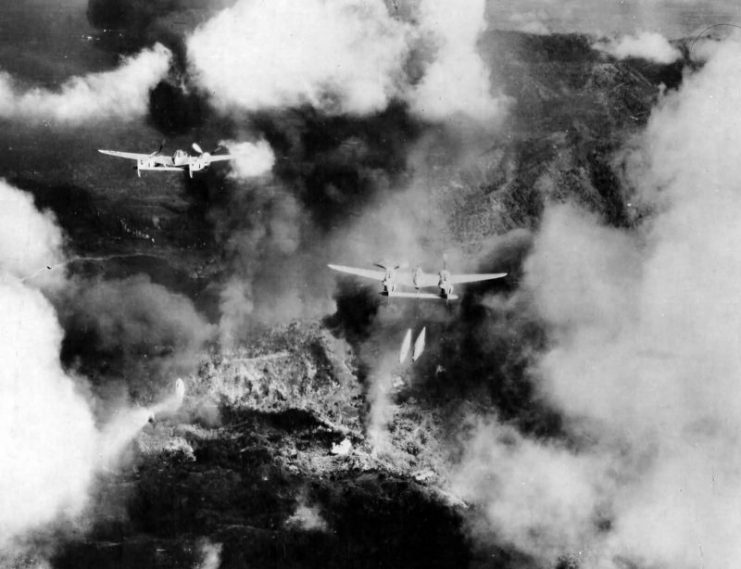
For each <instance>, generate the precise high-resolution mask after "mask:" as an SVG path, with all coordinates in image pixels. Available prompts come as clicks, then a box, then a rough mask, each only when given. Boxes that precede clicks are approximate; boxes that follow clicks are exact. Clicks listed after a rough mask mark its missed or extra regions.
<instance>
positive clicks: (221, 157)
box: [208, 154, 234, 162]
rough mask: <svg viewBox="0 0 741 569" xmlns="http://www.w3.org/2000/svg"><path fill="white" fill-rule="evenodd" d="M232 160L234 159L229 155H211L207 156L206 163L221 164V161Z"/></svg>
mask: <svg viewBox="0 0 741 569" xmlns="http://www.w3.org/2000/svg"><path fill="white" fill-rule="evenodd" d="M232 158H234V156H230V155H229V154H215V155H214V154H212V155H211V156H209V158H208V161H209V162H221V161H222V160H231V159H232Z"/></svg>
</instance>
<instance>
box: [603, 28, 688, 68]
mask: <svg viewBox="0 0 741 569" xmlns="http://www.w3.org/2000/svg"><path fill="white" fill-rule="evenodd" d="M594 47H595V48H596V49H600V50H602V51H606V52H607V53H609V54H611V55H613V56H615V57H617V58H618V59H626V58H629V57H634V58H640V59H645V60H648V61H653V62H655V63H663V64H669V63H674V62H675V61H677V60H678V59H680V58H681V57H682V52H680V51H679V49H678V48H676V47H675V46H673V45H672V44H670V43H669V40H667V39H666V38H665V37H664V36H662V35H661V34H658V33H656V32H642V33H640V34H636V35H628V36H622V37H620V38H618V39H612V40H606V41H601V42H597V43H596V44H595V45H594Z"/></svg>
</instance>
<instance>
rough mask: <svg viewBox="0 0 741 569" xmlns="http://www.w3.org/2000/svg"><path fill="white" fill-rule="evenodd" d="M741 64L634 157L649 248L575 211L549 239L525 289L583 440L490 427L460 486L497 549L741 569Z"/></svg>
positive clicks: (698, 87) (711, 83)
mask: <svg viewBox="0 0 741 569" xmlns="http://www.w3.org/2000/svg"><path fill="white" fill-rule="evenodd" d="M740 56H741V45H740V44H739V43H737V42H726V43H724V44H722V46H721V47H720V48H719V49H718V50H717V51H716V53H715V54H714V55H713V56H712V58H711V59H710V60H709V61H708V63H707V65H706V66H705V68H704V69H703V70H702V71H701V72H699V73H697V74H696V75H694V76H690V77H688V78H687V79H686V81H685V83H684V85H683V87H682V88H681V90H680V91H679V92H677V93H672V94H671V95H669V96H667V97H666V98H665V99H663V100H662V101H661V102H660V104H659V107H658V108H657V109H656V111H655V112H654V114H653V116H652V118H651V120H650V122H649V125H648V127H647V130H646V132H645V133H644V134H643V135H642V137H641V139H640V142H639V145H638V147H637V148H636V149H635V150H634V152H633V153H632V154H631V155H630V158H629V159H628V166H629V167H628V171H629V174H630V178H631V180H632V181H633V183H634V184H635V186H636V189H637V191H638V194H639V196H640V197H641V199H642V200H643V202H644V203H648V204H650V205H651V206H652V208H653V209H654V210H655V211H656V214H655V216H654V217H652V218H651V219H650V220H648V221H646V222H645V223H644V225H643V226H642V227H641V228H640V231H639V232H637V233H627V232H625V231H620V230H616V229H611V228H605V227H602V226H600V224H599V222H598V220H596V219H595V218H594V217H591V216H588V215H586V214H584V213H583V212H580V211H579V210H576V209H574V208H572V207H569V206H560V207H553V208H551V209H550V211H549V212H548V213H547V215H546V217H545V219H544V221H543V224H542V227H541V231H540V233H539V235H538V237H537V238H536V242H535V245H534V249H533V253H532V255H531V257H530V259H529V260H528V264H527V275H526V281H527V282H526V284H527V290H528V293H529V294H532V295H533V296H532V298H533V300H534V303H535V307H536V309H537V310H538V312H539V314H540V315H541V317H542V318H543V319H544V320H545V322H546V324H547V327H548V330H549V337H550V338H549V340H550V342H549V343H550V346H549V348H548V349H547V351H546V352H545V353H544V354H543V356H542V358H541V359H540V362H539V364H538V366H537V368H536V369H535V370H534V372H535V373H536V375H537V377H538V378H539V384H538V387H539V390H540V392H541V394H542V396H543V397H545V398H546V399H547V400H548V401H549V402H550V403H551V404H552V405H554V406H556V407H557V408H558V409H559V410H560V411H561V412H562V413H563V415H564V417H565V420H566V425H567V435H568V439H569V440H568V441H567V443H566V444H557V443H545V442H542V441H536V440H529V439H525V438H523V437H522V436H521V435H519V434H518V433H514V434H513V433H508V434H507V433H506V429H503V428H502V427H496V426H495V427H491V426H487V427H480V428H479V429H478V430H477V431H476V434H475V436H474V438H473V442H472V444H471V445H470V446H469V447H468V453H467V455H466V459H465V460H464V462H463V464H462V466H461V468H459V469H458V470H457V472H456V473H455V475H454V477H453V478H454V486H455V488H456V489H457V490H458V491H459V492H460V493H462V494H464V495H466V496H467V497H468V498H469V499H470V500H472V501H474V502H478V503H480V504H481V505H482V506H483V509H484V512H485V514H486V516H485V517H486V520H487V522H488V523H489V524H490V527H491V528H493V529H494V530H495V532H496V535H497V536H498V538H499V539H502V540H503V541H506V542H509V543H513V544H515V545H516V546H517V547H518V548H520V549H522V550H524V551H526V552H528V553H530V554H532V555H535V556H537V557H538V558H539V559H540V560H541V561H543V562H544V563H553V562H555V560H556V559H557V557H558V556H561V555H574V556H576V555H578V553H579V552H583V555H584V559H583V560H584V563H585V564H586V565H587V566H605V567H613V566H614V567H619V566H624V565H625V564H632V565H638V566H653V567H680V568H685V567H686V568H689V567H700V566H704V567H711V568H719V567H731V566H734V565H736V564H737V563H738V561H739V560H740V559H741V547H740V546H739V545H738V543H737V541H736V540H735V539H732V538H731V537H730V536H732V535H735V534H737V533H738V531H739V529H740V528H741V516H740V515H739V512H740V511H741V504H740V503H739V496H741V454H739V451H738V444H737V443H738V432H739V419H738V417H739V416H741V414H739V401H741V386H740V384H739V382H738V376H739V373H741V358H739V356H738V344H739V341H740V340H741V332H740V331H741V311H739V310H738V307H739V302H738V294H737V285H738V282H739V279H740V278H741V255H740V254H739V252H738V250H737V248H736V247H735V243H736V242H737V241H738V238H739V237H740V236H741V235H740V233H741V230H739V227H738V221H737V217H738V216H737V212H738V211H741V186H739V183H738V180H739V175H740V174H741V171H740V170H741V166H739V162H738V160H737V156H736V149H737V148H738V145H739V143H740V142H741V128H739V127H741V114H740V113H739V110H738V109H739V108H741V107H740V106H739V104H741V96H740V95H739V92H740V91H739V88H738V87H739V85H741V72H740V71H739V68H738V65H737V62H738V60H739V57H740ZM700 133H704V143H703V144H698V141H699V137H700ZM503 433H505V435H506V436H503ZM554 472H557V473H559V475H558V480H555V479H554V478H553V473H554ZM512 477H514V479H515V480H517V478H518V477H520V482H521V483H522V486H523V487H518V486H516V485H514V482H513V480H512ZM529 511H535V512H537V514H538V517H537V519H536V517H535V516H526V515H524V513H525V512H529ZM502 512H511V516H512V520H513V522H512V523H511V524H510V525H507V524H508V523H509V520H505V516H503V515H502Z"/></svg>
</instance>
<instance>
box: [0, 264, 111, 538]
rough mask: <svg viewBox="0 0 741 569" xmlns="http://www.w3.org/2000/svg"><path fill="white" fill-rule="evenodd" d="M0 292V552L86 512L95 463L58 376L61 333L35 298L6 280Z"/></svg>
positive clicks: (72, 394)
mask: <svg viewBox="0 0 741 569" xmlns="http://www.w3.org/2000/svg"><path fill="white" fill-rule="evenodd" d="M3 280H4V282H3V283H2V284H0V305H2V315H1V316H0V318H1V319H2V330H3V336H4V337H3V339H2V342H0V351H2V357H3V366H2V374H1V375H0V395H1V396H2V397H1V399H0V401H1V402H0V408H1V412H0V421H2V428H0V433H1V434H0V437H2V439H3V440H2V443H3V449H4V453H5V457H4V459H3V461H2V466H0V496H1V497H2V498H0V499H1V500H2V509H1V510H2V511H1V513H0V549H2V548H5V547H8V546H9V545H10V541H11V540H12V539H13V538H15V537H18V536H19V535H20V534H22V533H23V532H25V531H27V530H28V529H30V528H33V527H38V526H39V525H42V524H45V523H48V522H50V521H51V520H53V519H55V518H56V517H57V516H59V515H75V514H76V513H78V512H79V511H80V509H81V508H82V507H83V506H84V504H85V499H86V492H87V488H88V485H89V484H90V482H91V477H92V474H93V470H92V468H91V466H92V465H93V464H94V463H95V452H96V448H95V443H96V434H97V431H96V430H95V424H94V421H93V416H92V413H91V411H90V409H89V407H88V405H87V403H86V401H85V399H84V398H83V397H82V396H81V395H80V394H79V393H78V392H77V389H76V386H75V382H74V380H73V379H72V378H70V377H69V376H67V375H66V374H65V372H64V371H63V370H62V368H61V365H60V362H59V350H60V344H61V341H62V329H61V327H60V326H59V323H58V322H57V319H56V315H55V313H54V308H53V307H52V306H51V304H50V303H49V302H48V301H47V300H46V299H45V298H44V296H43V295H42V294H41V293H40V292H39V291H38V290H34V289H32V288H30V287H26V286H24V285H22V284H21V283H19V282H18V281H17V280H15V279H13V278H12V277H10V276H9V275H8V273H5V274H4V276H3Z"/></svg>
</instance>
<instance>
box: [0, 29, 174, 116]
mask: <svg viewBox="0 0 741 569" xmlns="http://www.w3.org/2000/svg"><path fill="white" fill-rule="evenodd" d="M170 57H171V53H170V51H169V50H168V49H167V48H165V47H164V46H162V45H161V44H156V45H155V46H154V47H152V48H150V49H146V50H143V51H142V52H140V53H139V54H137V55H136V56H134V57H131V58H127V59H125V60H124V61H123V62H122V65H121V66H120V67H119V68H118V69H114V70H113V71H106V72H102V73H92V74H89V75H85V76H81V77H72V78H71V79H68V80H67V81H65V82H64V83H63V84H62V85H61V86H60V87H59V88H58V89H57V90H48V89H42V88H39V87H34V88H30V89H24V88H22V87H20V86H19V85H17V83H16V81H15V80H14V79H13V77H11V76H10V75H9V74H8V73H5V72H2V71H0V117H2V118H7V119H19V120H24V121H30V122H33V123H40V122H45V121H52V122H55V123H60V124H63V125H78V124H84V123H87V122H90V121H100V120H106V119H130V118H135V117H140V116H142V115H144V114H145V113H146V112H147V105H148V103H149V91H150V89H152V88H153V87H154V86H155V85H156V84H157V83H158V82H159V81H160V80H161V79H162V78H163V77H164V76H165V75H166V74H167V72H168V69H169V67H170Z"/></svg>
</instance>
